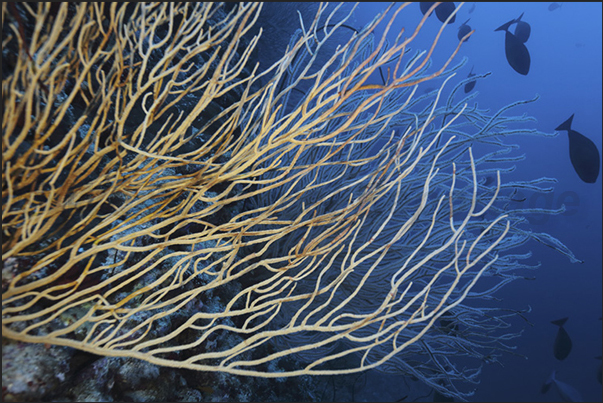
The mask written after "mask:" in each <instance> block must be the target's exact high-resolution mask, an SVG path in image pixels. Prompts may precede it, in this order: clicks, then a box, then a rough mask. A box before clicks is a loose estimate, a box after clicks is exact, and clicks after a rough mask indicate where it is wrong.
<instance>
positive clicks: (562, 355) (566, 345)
mask: <svg viewBox="0 0 603 403" xmlns="http://www.w3.org/2000/svg"><path fill="white" fill-rule="evenodd" d="M567 319H568V318H563V319H557V320H554V321H552V322H551V323H552V324H553V325H555V326H559V330H558V331H557V336H556V337H555V344H554V345H553V353H554V354H555V358H556V359H558V360H559V361H561V360H565V359H566V358H567V356H568V355H569V353H570V351H572V339H570V337H569V334H567V332H566V331H565V329H564V328H563V325H564V324H565V322H566V321H567Z"/></svg>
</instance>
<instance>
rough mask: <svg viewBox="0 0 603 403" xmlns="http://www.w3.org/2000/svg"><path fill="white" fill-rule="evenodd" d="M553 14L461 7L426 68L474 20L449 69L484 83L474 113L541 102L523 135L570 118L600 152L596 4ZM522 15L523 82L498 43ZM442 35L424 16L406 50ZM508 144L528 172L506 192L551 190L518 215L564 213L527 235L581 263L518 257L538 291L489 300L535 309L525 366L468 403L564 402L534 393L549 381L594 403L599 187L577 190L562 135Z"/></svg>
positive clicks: (506, 372)
mask: <svg viewBox="0 0 603 403" xmlns="http://www.w3.org/2000/svg"><path fill="white" fill-rule="evenodd" d="M456 4H457V5H458V4H459V3H456ZM549 4H550V3H504V4H503V3H476V5H475V9H474V11H473V12H472V13H471V14H470V13H469V9H470V7H471V5H472V3H468V4H465V5H464V6H462V7H461V9H460V10H459V12H458V15H457V18H456V21H455V23H453V24H451V25H449V26H448V27H446V28H445V30H444V33H443V35H442V38H441V40H440V42H439V43H438V45H437V47H436V51H435V52H434V56H433V60H434V68H435V67H439V66H441V65H442V63H444V62H445V60H446V59H447V58H448V57H449V55H450V54H451V52H452V51H453V49H454V48H455V47H456V45H457V44H458V39H457V30H458V27H459V26H460V25H461V24H462V23H463V22H464V21H465V20H467V19H468V18H471V20H470V21H469V25H470V26H471V28H472V29H475V34H474V35H473V36H472V37H471V38H470V40H469V41H468V42H467V43H465V44H464V45H463V46H462V48H461V51H460V52H459V54H458V55H457V56H456V57H455V59H454V61H453V63H452V64H453V65H454V64H456V63H458V62H459V61H461V60H462V58H463V57H468V58H469V61H468V63H467V64H466V65H465V67H463V69H462V70H461V71H460V72H459V74H458V78H459V80H460V79H464V78H465V77H466V76H467V74H468V73H469V71H470V69H471V66H472V65H474V66H475V68H474V72H475V73H477V74H480V73H485V72H492V75H491V76H490V77H489V78H488V79H486V80H481V81H478V83H477V85H476V87H475V89H474V91H478V92H479V97H478V98H477V102H478V104H479V106H480V107H481V108H488V109H490V110H491V112H495V111H497V110H498V109H499V108H501V107H503V106H505V105H507V104H510V103H512V102H514V101H516V100H524V99H532V98H533V97H534V96H535V95H536V94H539V95H540V100H539V101H538V102H536V103H531V104H528V105H525V106H521V107H519V108H517V109H515V110H514V114H523V113H527V114H528V115H530V116H533V117H535V118H536V119H537V122H530V123H526V124H525V125H526V126H527V127H529V128H535V129H538V130H540V131H543V132H546V133H553V132H554V129H555V128H556V127H557V126H558V125H559V124H561V123H562V122H564V121H565V120H566V119H567V118H569V117H570V115H572V114H575V116H574V120H573V125H572V128H573V129H574V130H576V131H578V132H580V133H582V134H583V135H585V136H587V137H588V138H590V139H591V140H593V141H594V142H595V144H596V145H597V148H598V149H599V151H600V150H601V149H602V144H601V143H602V127H601V110H602V102H601V88H602V83H601V77H602V71H601V49H602V44H601V36H602V28H601V15H602V10H601V3H564V4H563V5H562V7H561V8H559V9H557V10H554V11H549V10H548V6H549ZM385 7H386V4H383V3H370V4H369V3H362V4H360V5H359V8H358V10H357V12H356V13H355V19H354V20H352V22H353V25H356V26H363V25H364V24H366V23H368V22H369V21H370V20H371V19H372V18H373V17H374V16H375V15H376V14H377V13H379V12H381V11H382V10H384V9H385ZM522 12H523V13H525V14H524V16H523V18H522V20H523V21H526V22H528V23H529V24H530V25H531V28H532V31H531V36H530V38H529V40H528V42H527V43H526V46H527V47H528V50H529V52H530V54H531V68H530V72H529V74H528V75H527V76H522V75H520V74H518V73H517V72H515V71H514V70H513V69H512V68H511V67H510V66H509V64H508V62H507V60H506V58H505V51H504V40H505V35H504V32H500V31H499V32H495V31H494V30H495V29H496V28H497V27H499V26H500V25H502V24H504V23H506V22H507V21H509V20H511V19H514V18H517V17H519V15H520V14H521V13H522ZM421 17H422V14H421V12H420V10H419V5H418V4H411V5H410V6H408V8H407V9H406V10H404V11H403V13H402V18H398V20H397V22H396V23H395V25H394V26H393V27H392V31H391V32H390V34H389V37H390V40H393V39H394V36H395V35H397V34H398V32H399V30H400V29H401V28H402V27H405V29H406V32H407V33H409V32H412V31H413V30H414V28H415V27H416V25H417V24H418V22H419V21H420V19H421ZM441 25H442V24H441V23H440V22H439V21H438V20H437V18H436V17H435V16H431V17H430V18H429V19H428V21H427V22H426V24H425V26H424V28H423V29H422V31H421V33H420V35H419V37H418V38H417V40H416V41H415V42H413V48H414V49H419V48H423V49H425V48H427V47H428V46H429V45H430V44H431V40H432V38H433V37H434V36H435V34H436V33H437V31H438V30H439V28H440V27H441ZM508 142H509V143H517V144H520V146H521V152H523V153H525V155H526V160H525V161H523V162H520V163H518V164H517V169H516V171H515V172H513V173H512V174H508V175H505V176H504V178H503V179H504V180H507V181H510V180H528V179H533V178H538V177H542V176H545V177H552V178H557V179H558V181H559V182H558V183H556V184H555V185H554V186H555V191H554V192H553V193H552V194H550V195H547V196H546V197H545V196H544V195H542V196H539V197H528V199H527V200H526V202H525V203H524V205H523V206H517V207H546V208H558V207H559V206H560V205H561V204H563V203H565V204H566V208H567V211H566V212H565V213H564V214H562V215H557V216H548V217H542V216H539V217H531V218H530V227H531V229H532V230H533V231H535V232H547V233H549V234H551V235H553V236H555V237H557V238H558V239H559V240H561V241H562V242H563V243H565V245H567V246H568V247H569V248H570V249H571V250H572V251H573V253H574V254H575V255H576V257H577V258H578V259H581V260H583V261H584V263H583V264H577V263H574V264H572V263H570V261H569V260H568V259H567V258H566V257H565V256H563V255H561V254H559V253H558V252H556V251H554V250H553V249H550V248H548V247H546V246H544V245H541V244H539V243H537V242H530V243H529V244H528V245H526V246H525V247H524V248H522V249H523V250H531V251H532V252H533V257H532V258H531V259H529V263H532V264H535V263H538V262H540V263H541V264H542V267H541V268H540V269H538V270H537V271H535V272H528V273H523V274H524V275H526V276H535V277H536V278H535V280H533V281H527V280H518V281H515V282H513V283H511V284H510V285H509V286H507V287H506V288H504V289H503V290H501V291H500V292H499V294H498V295H497V296H498V297H499V298H501V299H502V301H501V302H500V304H501V305H503V306H505V307H507V308H513V309H525V308H526V307H528V306H529V307H531V308H532V312H531V313H530V314H528V319H529V321H530V322H531V323H532V324H533V327H532V326H529V325H525V326H524V328H525V330H524V333H523V335H522V337H521V338H519V339H515V340H513V341H512V342H511V343H512V344H515V345H516V346H517V350H516V352H517V353H519V354H522V355H524V356H526V357H527V359H525V358H522V357H519V356H513V355H506V356H504V357H503V358H502V360H501V361H502V363H503V365H504V367H501V366H498V365H496V364H494V365H492V364H491V365H484V368H483V373H482V377H481V383H480V384H479V385H477V390H476V394H475V395H474V397H473V399H472V400H475V401H561V397H560V395H559V394H558V392H557V391H556V390H555V388H553V389H551V390H550V391H549V392H548V393H547V394H541V391H540V388H541V386H542V384H543V382H544V381H545V380H546V379H547V378H548V377H549V375H550V374H551V372H552V370H557V378H558V379H559V380H562V381H563V382H566V383H568V384H570V385H572V386H573V387H574V388H576V389H577V390H578V391H579V392H580V393H581V395H582V397H583V398H584V400H585V401H601V385H600V384H599V383H598V382H597V381H596V373H597V368H598V367H599V365H600V361H599V360H596V359H595V358H594V357H595V356H598V355H601V345H602V335H601V334H602V326H601V321H600V319H599V318H600V317H601V306H602V295H601V292H602V288H603V280H602V269H601V267H602V262H601V249H602V237H601V233H602V227H601V223H602V219H601V210H602V198H601V176H599V178H598V179H597V182H596V183H595V184H587V183H584V182H582V181H581V180H580V178H579V177H578V175H577V174H576V172H575V171H574V169H573V167H572V165H571V162H570V158H569V149H568V136H567V133H566V132H561V133H560V134H559V135H558V136H557V137H554V138H542V137H531V136H524V137H513V138H510V139H509V140H508ZM563 317H569V320H568V321H567V323H566V325H565V328H566V330H567V332H568V333H569V335H570V337H571V339H572V341H573V349H572V351H571V353H570V355H569V357H568V358H567V359H565V360H564V361H558V360H556V359H555V358H554V356H553V343H554V339H555V335H556V333H557V327H556V326H554V325H552V324H551V323H550V321H551V320H555V319H559V318H563ZM518 323H519V322H518ZM519 325H520V326H522V325H521V323H519ZM369 387H370V386H369ZM375 387H377V385H375ZM378 387H379V388H383V385H379V386H378ZM385 388H387V384H386V385H385ZM391 388H392V389H394V388H395V385H393V384H392V385H391ZM378 392H379V391H375V393H376V394H377V393H378ZM381 392H382V395H384V396H387V393H386V392H385V393H384V394H383V392H384V391H383V390H382V391H381ZM390 396H395V393H393V394H391V395H390ZM375 397H376V395H375Z"/></svg>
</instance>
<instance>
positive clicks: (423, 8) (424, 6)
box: [419, 1, 435, 15]
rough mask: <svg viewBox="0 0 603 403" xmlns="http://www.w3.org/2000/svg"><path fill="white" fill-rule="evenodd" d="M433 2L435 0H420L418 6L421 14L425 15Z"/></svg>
mask: <svg viewBox="0 0 603 403" xmlns="http://www.w3.org/2000/svg"><path fill="white" fill-rule="evenodd" d="M434 4H435V2H433V1H431V2H429V1H422V2H420V3H419V7H421V12H422V13H423V15H425V14H426V13H427V12H428V11H429V9H430V8H431V6H433V5H434Z"/></svg>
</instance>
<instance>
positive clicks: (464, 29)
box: [457, 18, 471, 42]
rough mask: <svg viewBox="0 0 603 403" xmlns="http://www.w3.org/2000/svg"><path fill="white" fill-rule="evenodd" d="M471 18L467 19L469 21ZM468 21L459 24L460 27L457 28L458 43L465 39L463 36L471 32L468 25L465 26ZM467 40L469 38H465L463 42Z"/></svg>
mask: <svg viewBox="0 0 603 403" xmlns="http://www.w3.org/2000/svg"><path fill="white" fill-rule="evenodd" d="M470 19H471V18H469V20H470ZM469 20H467V21H465V22H463V23H462V24H461V26H460V27H459V32H458V34H457V37H458V38H459V41H462V40H463V38H464V37H465V35H467V34H468V33H469V32H471V27H470V26H469V25H467V23H468V22H469ZM468 40H469V38H467V39H466V40H465V42H467V41H468Z"/></svg>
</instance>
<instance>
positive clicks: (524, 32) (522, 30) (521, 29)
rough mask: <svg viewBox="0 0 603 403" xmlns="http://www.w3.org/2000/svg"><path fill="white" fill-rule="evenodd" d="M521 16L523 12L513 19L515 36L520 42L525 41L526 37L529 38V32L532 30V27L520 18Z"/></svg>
mask: <svg viewBox="0 0 603 403" xmlns="http://www.w3.org/2000/svg"><path fill="white" fill-rule="evenodd" d="M521 17H523V13H521V15H520V16H519V18H517V19H516V20H515V22H516V23H517V25H515V37H516V38H517V39H519V40H520V41H521V42H522V43H526V42H527V41H528V39H530V33H531V32H532V27H531V26H530V24H528V23H527V22H525V21H522V20H521Z"/></svg>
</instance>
